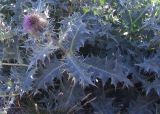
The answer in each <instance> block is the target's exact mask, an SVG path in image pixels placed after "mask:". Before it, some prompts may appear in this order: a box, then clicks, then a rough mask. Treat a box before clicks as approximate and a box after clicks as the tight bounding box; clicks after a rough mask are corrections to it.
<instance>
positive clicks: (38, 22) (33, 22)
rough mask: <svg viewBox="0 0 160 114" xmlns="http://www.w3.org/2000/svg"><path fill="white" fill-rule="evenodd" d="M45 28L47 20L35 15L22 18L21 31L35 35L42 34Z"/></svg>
mask: <svg viewBox="0 0 160 114" xmlns="http://www.w3.org/2000/svg"><path fill="white" fill-rule="evenodd" d="M46 26H47V20H46V19H45V18H43V17H42V16H40V15H38V14H36V13H33V14H28V15H26V16H25V17H24V20H23V29H24V30H25V31H26V32H28V33H31V34H37V33H39V32H42V31H43V30H44V28H45V27H46Z"/></svg>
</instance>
